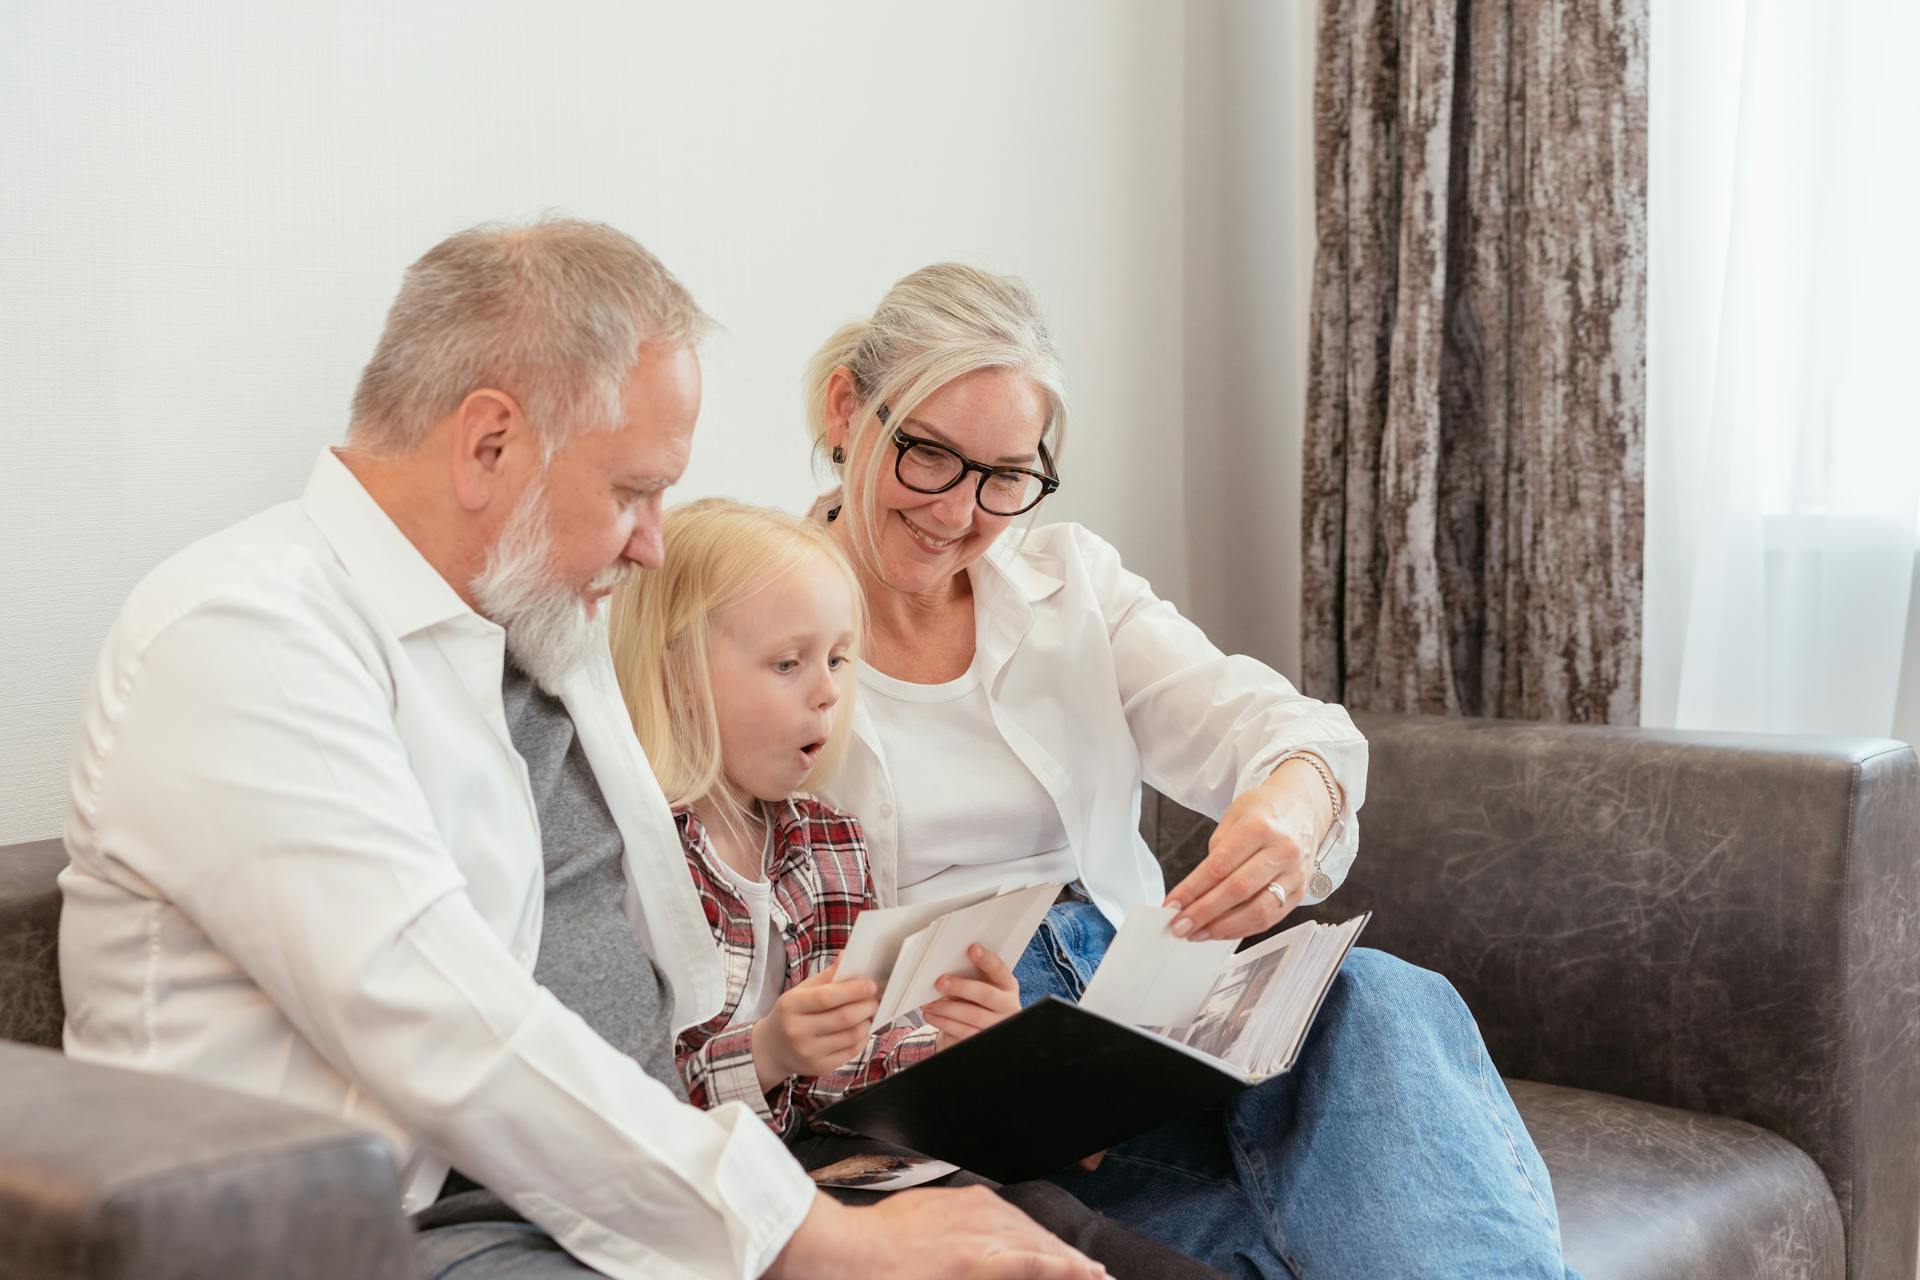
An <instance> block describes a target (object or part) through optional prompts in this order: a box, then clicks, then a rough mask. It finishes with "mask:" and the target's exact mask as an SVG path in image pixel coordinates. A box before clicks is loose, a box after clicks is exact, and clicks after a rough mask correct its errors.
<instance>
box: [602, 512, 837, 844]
mask: <svg viewBox="0 0 1920 1280" xmlns="http://www.w3.org/2000/svg"><path fill="white" fill-rule="evenodd" d="M661 539H662V543H663V545H664V548H665V550H664V564H663V566H662V567H661V568H659V569H656V570H654V571H653V572H651V573H643V574H639V575H637V576H636V577H635V578H634V579H633V580H632V581H630V582H629V583H628V584H627V585H625V586H623V587H621V588H620V589H619V590H618V591H616V592H615V593H614V595H613V599H612V600H611V601H610V602H609V606H610V607H609V616H608V626H609V630H610V638H611V642H612V647H613V668H614V672H615V673H616V674H617V675H618V676H619V679H620V693H621V696H622V697H623V698H624V699H625V701H626V704H627V713H628V714H629V715H630V716H632V717H633V729H634V732H635V733H636V734H637V735H639V738H640V745H641V746H642V747H643V748H644V749H645V750H646V753H647V760H648V761H649V763H651V764H652V766H653V772H654V775H655V776H656V777H657V778H658V779H659V780H660V787H661V790H663V791H665V792H666V795H667V803H668V804H670V805H672V806H673V807H675V808H679V807H681V806H683V805H689V804H693V803H695V802H697V801H708V802H710V803H712V804H714V805H716V806H717V807H718V808H719V810H720V816H721V818H722V820H723V821H728V822H733V821H738V822H742V823H745V822H746V821H747V819H748V817H749V814H748V813H747V811H746V809H745V807H743V806H741V805H740V804H739V803H738V802H737V801H736V800H734V799H733V796H732V793H731V791H730V790H729V789H728V788H727V787H726V786H725V785H724V784H725V778H726V772H725V761H724V760H722V759H721V756H720V722H719V717H718V716H717V714H716V713H715V711H714V701H713V676H712V669H711V666H710V664H709V663H708V658H707V655H708V648H707V646H708V642H709V639H710V636H711V619H712V617H713V614H714V612H715V610H718V609H721V608H723V607H725V606H726V605H728V604H731V603H732V602H734V601H736V600H742V599H745V598H746V597H747V596H750V595H752V594H753V593H754V592H756V591H759V590H761V589H762V588H764V587H767V586H769V585H771V584H772V583H774V582H776V581H778V580H779V579H780V578H782V577H785V576H786V575H787V574H788V573H791V572H792V571H793V570H794V569H796V568H798V567H800V566H801V565H803V564H806V563H808V562H809V560H810V559H818V560H824V561H826V562H827V563H829V564H831V565H832V566H833V567H834V568H835V569H837V570H838V571H839V572H840V573H841V574H843V575H844V576H845V577H846V581H847V590H848V594H849V595H850V596H851V598H852V600H853V617H852V618H850V619H849V620H848V621H849V622H850V623H851V628H852V633H853V637H854V643H853V647H852V649H850V650H849V652H848V655H847V656H848V658H849V660H850V661H854V660H858V658H859V646H860V639H861V637H862V636H863V635H864V634H865V631H866V610H865V605H864V603H863V600H862V596H861V592H860V584H859V581H858V580H857V579H856V578H855V577H854V573H853V567H852V566H851V565H849V564H848V563H847V559H846V556H845V555H843V554H842V553H841V551H840V548H839V547H838V546H837V545H836V544H835V543H834V540H833V538H832V537H831V536H829V535H828V533H827V531H826V529H825V527H824V526H822V525H819V524H816V523H815V522H813V521H811V520H804V519H801V518H800V517H798V516H792V515H788V514H787V513H786V512H784V511H774V510H772V509H770V508H767V507H752V506H748V505H746V504H745V503H741V502H732V501H729V500H727V499H724V498H707V499H703V500H701V501H699V502H691V503H688V504H687V505H686V506H683V507H675V508H674V509H673V510H671V511H669V512H667V514H666V516H665V518H664V519H663V520H662V522H661ZM850 669H851V668H849V670H850ZM853 687H854V682H853V681H852V680H851V679H849V680H848V681H847V682H846V684H845V686H844V687H843V688H842V691H841V701H840V705H839V707H838V708H836V710H835V713H834V717H833V728H832V731H831V732H830V733H829V734H828V736H827V741H826V744H825V745H824V746H823V747H822V748H821V751H820V755H819V758H818V759H817V760H815V762H814V766H813V771H812V772H811V773H809V774H808V775H807V777H806V779H805V780H804V781H803V782H802V783H801V788H802V789H803V790H807V789H811V788H812V787H814V786H817V785H820V784H822V783H824V782H825V781H826V780H827V779H828V778H830V777H832V776H833V772H834V770H835V769H836V768H837V767H838V766H839V764H840V760H841V758H842V757H843V756H844V755H845V754H846V748H847V737H848V735H849V733H850V732H851V728H850V726H851V724H852V721H853Z"/></svg>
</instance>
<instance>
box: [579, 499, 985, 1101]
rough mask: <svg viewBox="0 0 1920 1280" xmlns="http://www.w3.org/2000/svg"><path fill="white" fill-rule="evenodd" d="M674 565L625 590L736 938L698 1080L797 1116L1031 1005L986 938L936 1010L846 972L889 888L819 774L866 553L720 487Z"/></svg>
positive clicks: (660, 765) (661, 770)
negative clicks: (823, 793)
mask: <svg viewBox="0 0 1920 1280" xmlns="http://www.w3.org/2000/svg"><path fill="white" fill-rule="evenodd" d="M663 536H664V541H665V567H664V568H661V569H659V570H657V571H655V572H653V573H649V574H645V575H643V576H642V577H640V578H639V579H637V580H636V581H635V582H634V583H633V584H631V585H629V586H627V587H625V588H623V589H622V590H621V592H620V593H619V594H618V595H617V596H616V598H615V600H614V602H613V607H612V614H611V626H612V642H613V655H614V666H615V669H616V670H617V671H618V673H619V676H620V684H621V691H622V693H623V695H624V696H625V698H626V702H627V708H628V710H629V711H630V712H631V714H632V716H633V724H634V729H635V731H636V732H637V733H638V735H639V737H640V742H641V745H642V746H643V747H644V748H645V749H646V753H647V758H648V760H649V761H651V762H652V765H653V768H654V771H655V773H656V774H657V776H658V777H659V780H660V785H661V787H662V788H663V789H664V790H665V792H666V794H667V799H668V802H669V803H670V804H671V805H672V806H673V808H674V817H675V820H676V822H677V823H678V824H679V828H680V836H681V841H682V843H683V844H684V846H685V848H686V854H687V866H688V868H689V869H690V870H691V871H692V873H693V878H694V883H695V884H696V885H697V886H698V887H699V890H700V898H701V901H702V903H703V904H704V906H705V907H706V912H707V923H708V924H709V925H711V926H712V928H713V932H714V936H715V938H716V939H717V940H718V941H719V943H720V945H721V948H722V951H723V953H724V956H725V968H726V974H727V994H726V1000H725V1002H724V1004H723V1005H722V1007H721V1010H720V1012H719V1013H718V1014H717V1015H715V1016H714V1017H713V1018H712V1019H711V1020H710V1021H708V1022H706V1023H704V1024H702V1025H701V1026H698V1027H694V1028H692V1029H690V1030H688V1031H686V1032H685V1033H683V1034H682V1035H681V1037H680V1040H679V1043H678V1045H677V1046H676V1057H677V1059H678V1061H679V1065H680V1071H681V1075H682V1077H683V1078H684V1079H685V1081H686V1085H687V1094H688V1097H689V1098H690V1100H691V1101H692V1102H693V1103H694V1104H695V1105H696V1106H701V1107H716V1106H719V1105H720V1104H721V1103H723V1102H727V1101H733V1100H738V1101H740V1102H744V1103H746V1104H748V1105H749V1106H751V1107H752V1108H753V1109H754V1110H755V1111H756V1112H757V1113H759V1115H760V1116H761V1117H762V1118H763V1119H765V1120H766V1121H767V1123H768V1124H770V1125H772V1126H773V1127H774V1129H775V1130H776V1131H777V1132H779V1133H781V1134H782V1135H783V1136H787V1137H792V1136H795V1135H796V1133H797V1131H798V1130H799V1129H800V1128H801V1126H802V1124H803V1122H804V1121H805V1119H806V1117H807V1116H809V1115H810V1114H812V1113H813V1112H814V1111H816V1110H818V1109H819V1108H821V1107H823V1106H825V1105H827V1104H828V1103H830V1102H833V1101H835V1100H836V1099H838V1098H840V1097H843V1096H845V1095H846V1094H848V1093H850V1092H852V1091H853V1090H855V1089H859V1088H861V1087H863V1086H865V1085H868V1084H871V1083H873V1082H874V1081H876V1080H879V1079H880V1078H882V1077H883V1076H885V1075H886V1074H887V1073H888V1072H891V1071H895V1070H898V1069H899V1068H902V1067H905V1066H908V1065H910V1064H912V1063H914V1062H918V1061H919V1060H921V1059H922V1058H925V1057H927V1056H928V1055H930V1054H932V1053H935V1052H937V1051H938V1050H939V1049H940V1048H941V1047H943V1046H944V1045H945V1044H948V1043H951V1042H953V1041H956V1040H960V1039H963V1038H965V1037H967V1036H970V1035H972V1034H973V1033H974V1032H976V1031H979V1030H981V1029H983V1028H985V1027H988V1026H991V1025H993V1024H994V1023H996V1022H998V1021H1000V1020H1001V1019H1002V1018H1005V1017H1007V1016H1008V1015H1010V1014H1013V1013H1015V1012H1018V1010H1019V1007H1020V999H1019V988H1018V985H1017V984H1016V982H1015V980H1014V977H1013V974H1012V973H1011V972H1010V971H1009V970H1008V969H1007V967H1006V966H1005V965H1003V964H1002V963H1000V961H999V960H998V959H997V958H996V957H995V956H994V955H993V954H992V953H991V952H988V951H985V950H984V949H982V948H979V947H974V948H972V950H971V952H970V958H971V960H972V961H973V963H974V965H976V966H977V967H978V970H979V972H978V973H976V974H968V975H960V974H952V975H948V976H947V977H945V978H942V979H941V980H940V988H941V991H942V998H941V999H939V1000H936V1001H933V1002H932V1003H930V1004H928V1005H926V1006H925V1007H924V1008H923V1009H922V1011H921V1012H922V1014H923V1016H924V1017H925V1018H926V1022H927V1025H925V1026H909V1025H904V1024H895V1025H890V1026H887V1027H884V1028H882V1029H880V1030H878V1031H875V1029H874V1027H873V1015H874V1013H875V1011H876V1010H877V1009H878V1007H879V1003H878V994H879V993H878V992H877V991H876V989H875V987H874V984H873V983H872V982H870V981H867V980H865V979H860V980H848V981H844V982H843V981H838V980H836V978H835V976H834V965H835V962H836V960H837V959H838V957H839V954H840V952H841V950H842V949H843V948H844V947H845V946H846V942H847V938H848V937H849V936H850V934H851V933H852V929H853V921H854V918H855V917H856V916H858V915H859V914H860V912H861V911H863V910H864V909H866V908H867V907H870V906H872V905H874V890H873V882H872V880H871V878H870V877H869V875H868V871H867V859H866V848H865V844H864V843H863V841H862V839H861V834H860V824H859V823H858V821H856V820H855V819H854V818H853V817H851V816H850V815H847V814H844V813H839V812H837V811H835V810H833V809H830V808H828V807H827V806H826V805H824V804H821V803H820V802H819V801H817V800H814V799H813V798H812V797H811V796H810V795H808V794H807V789H808V787H809V786H810V785H812V784H814V783H815V782H817V781H819V780H821V779H823V778H825V777H826V776H827V775H829V774H830V773H831V771H832V769H833V768H834V765H835V764H836V763H837V761H838V760H839V758H840V756H841V754H842V752H843V750H844V748H845V743H846V738H847V734H848V726H849V722H850V718H851V717H850V705H851V704H850V702H849V701H848V700H849V699H851V697H852V696H853V690H854V679H853V671H852V664H853V662H854V661H855V660H856V658H857V657H858V653H859V641H860V634H861V630H862V626H863V623H864V617H863V613H862V608H861V604H860V600H861V596H860V590H859V587H858V583H857V580H856V579H855V578H854V576H853V572H852V569H851V567H850V566H849V565H848V564H847V562H846V560H845V558H844V557H843V556H842V554H841V553H840V551H839V549H838V547H837V546H836V545H835V544H834V542H833V540H832V539H831V538H830V537H828V536H827V534H826V532H825V530H824V529H823V528H822V527H821V526H820V525H818V524H815V523H813V522H811V521H807V520H802V519H799V518H797V517H794V516H788V515H785V514H782V513H780V512H777V511H771V510H766V509H763V508H757V507H749V506H744V505H742V504H740V503H736V502H727V501H723V500H717V499H715V500H707V501H703V502H695V503H692V504H690V505H688V506H684V507H680V508H677V509H675V510H674V511H671V512H669V513H668V514H667V516H666V519H665V521H664V524H663Z"/></svg>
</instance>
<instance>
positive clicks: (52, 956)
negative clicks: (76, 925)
mask: <svg viewBox="0 0 1920 1280" xmlns="http://www.w3.org/2000/svg"><path fill="white" fill-rule="evenodd" d="M66 865H67V851H66V848H65V847H64V846H63V845H62V844H61V843H60V842H59V841H58V840H38V841H35V842H34V843H32V844H16V845H9V846H7V847H6V848H0V1040H18V1041H20V1042H22V1043H25V1044H37V1045H45V1046H47V1047H48V1048H54V1049H57V1048H59V1047H60V1023H61V1020H62V1018H63V1017H64V1013H63V1006H62V1005H61V1002H60V961H59V959H58V955H57V952H56V950H55V948H56V946H57V944H58V943H59V940H60V889H59V887H58V886H57V885H56V884H55V883H54V877H55V876H57V875H59V874H60V872H61V869H62V868H64V867H65V866H66Z"/></svg>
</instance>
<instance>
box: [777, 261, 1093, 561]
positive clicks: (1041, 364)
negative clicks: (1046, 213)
mask: <svg viewBox="0 0 1920 1280" xmlns="http://www.w3.org/2000/svg"><path fill="white" fill-rule="evenodd" d="M843 365H844V366H845V367H846V369H847V370H848V372H849V373H851V374H852V375H853V385H854V390H855V392H856V393H858V395H859V396H860V398H861V404H860V408H859V409H858V410H857V411H856V412H855V413H854V415H853V421H852V423H851V428H850V430H849V432H848V439H847V451H846V457H847V461H845V462H836V463H832V464H831V465H832V466H833V467H834V469H835V471H836V472H837V473H838V475H839V477H840V483H841V486H842V488H843V490H844V491H845V493H846V494H847V495H855V494H857V495H859V498H860V501H859V503H858V504H857V509H858V510H859V511H860V512H862V513H863V514H864V516H865V518H864V519H863V520H861V521H858V522H856V523H855V524H854V525H853V528H852V530H851V532H852V534H853V538H852V543H853V549H854V550H853V553H854V555H855V557H856V558H857V559H858V560H859V561H860V563H861V566H862V567H863V568H865V569H866V570H868V571H869V572H870V573H873V574H875V575H876V576H878V572H879V546H878V538H879V533H878V529H877V527H876V523H877V521H876V516H875V513H874V495H875V491H876V490H877V488H878V487H879V483H880V475H881V468H882V467H885V466H888V465H890V462H889V459H890V458H892V456H893V454H892V451H891V450H890V449H888V448H885V447H884V441H885V439H886V436H887V434H888V433H889V432H890V431H891V428H890V427H888V426H887V425H886V424H885V423H883V422H881V421H880V417H879V413H878V410H879V409H880V406H882V405H885V406H886V407H887V410H888V412H887V417H888V419H889V420H890V421H892V422H894V423H902V422H905V421H906V420H907V418H909V417H910V416H912V414H913V411H914V409H915V408H916V407H918V405H919V404H920V402H921V401H922V400H924V399H926V398H927V397H928V396H929V395H932V394H933V393H934V392H935V391H938V390H939V389H940V388H941V387H943V386H945V385H946V384H947V383H949V382H952V381H953V380H954V379H955V378H959V377H963V376H965V375H966V374H969V373H977V372H979V371H980V370H982V369H1011V370H1014V371H1017V372H1019V373H1022V374H1024V375H1026V377H1028V378H1029V379H1031V380H1032V382H1033V385H1034V386H1035V387H1036V388H1038V389H1039V390H1040V392H1041V394H1042V395H1044V396H1045V397H1046V401H1047V421H1046V425H1045V426H1044V427H1043V428H1042V430H1041V432H1040V440H1041V443H1043V444H1045V445H1046V447H1047V451H1048V453H1050V454H1051V455H1052V456H1053V459H1054V461H1055V462H1056V463H1058V462H1059V459H1060V454H1061V451H1062V449H1063V447H1064V446H1065V444H1066V433H1067V395H1066V375H1065V373H1064V371H1063V370H1062V369H1061V367H1060V356H1059V353H1058V352H1057V351H1055V350H1054V346H1053V338H1052V336H1051V335H1049V334H1048V332H1047V323H1046V321H1045V320H1044V319H1042V318H1041V315H1040V304H1039V303H1038V302H1037V301H1035V299H1034V296H1033V292H1032V290H1030V289H1028V288H1027V286H1026V284H1025V282H1024V281H1021V280H1019V279H1017V278H1015V277H1013V276H1001V275H995V274H993V273H992V272H990V271H982V270H981V269H980V268H978V267H969V266H965V265H963V264H960V263H956V262H942V263H936V264H935V265H933V266H930V267H922V268H921V269H920V270H918V271H916V272H914V273H913V274H912V275H910V276H907V277H905V278H904V279H902V280H900V281H899V282H898V283H897V284H895V285H894V286H893V288H891V289H889V290H887V296H886V297H884V298H882V299H881V300H880V305H879V307H877V308H876V309H875V310H874V313H873V315H872V316H871V317H870V318H868V319H866V320H856V321H855V322H853V323H852V324H849V325H845V326H843V327H842V328H841V329H840V330H839V331H838V332H837V333H835V334H834V335H833V336H832V337H831V338H828V339H827V341H826V345H824V346H822V347H821V348H820V350H819V351H818V352H816V353H815V354H814V357H813V359H812V361H810V362H809V363H808V365H807V373H806V379H805V391H806V407H807V432H808V434H809V435H810V436H811V437H812V439H813V447H814V452H815V456H816V458H819V457H825V456H827V449H828V445H827V431H828V424H827V412H828V406H827V392H828V388H829V387H830V386H831V384H832V381H833V372H834V370H835V369H838V368H840V367H841V366H843Z"/></svg>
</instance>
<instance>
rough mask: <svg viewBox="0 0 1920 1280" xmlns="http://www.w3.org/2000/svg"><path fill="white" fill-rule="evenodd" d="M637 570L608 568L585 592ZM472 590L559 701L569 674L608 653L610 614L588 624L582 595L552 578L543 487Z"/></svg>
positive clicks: (504, 534) (525, 504) (524, 504)
mask: <svg viewBox="0 0 1920 1280" xmlns="http://www.w3.org/2000/svg"><path fill="white" fill-rule="evenodd" d="M631 571H632V566H630V565H628V564H626V563H624V562H623V563H622V564H619V565H615V566H612V567H609V568H607V569H603V570H601V572H599V573H598V574H596V575H594V579H593V581H592V582H591V583H589V584H588V585H587V590H588V591H589V592H593V591H603V590H607V589H609V588H612V587H616V586H618V585H620V584H621V583H622V582H625V581H626V580H627V578H628V577H630V576H631ZM469 585H470V588H471V590H472V591H473V598H474V602H475V603H476V604H478V605H479V606H480V612H481V614H482V615H484V616H485V617H487V618H490V619H492V620H493V621H494V622H496V623H498V624H499V625H500V626H501V627H503V628H505V630H506V633H507V652H508V653H510V654H512V655H513V660H514V661H515V662H517V663H519V664H520V669H521V670H522V671H525V672H526V673H527V674H528V675H529V676H531V677H533V682H534V683H535V684H537V685H539V686H540V687H541V688H542V689H545V690H546V691H547V692H548V693H551V694H553V695H554V696H555V697H558V696H559V695H560V686H561V684H562V682H564V681H565V679H566V677H567V676H568V675H569V674H571V673H572V672H573V671H575V670H577V669H578V668H579V667H580V666H581V664H582V663H584V662H586V661H587V660H588V659H589V658H591V657H592V656H593V655H594V652H595V651H596V650H597V649H603V648H605V647H606V643H607V614H606V610H605V609H600V610H598V611H596V614H595V616H593V617H591V618H590V617H588V616H587V607H586V602H585V601H584V600H583V599H581V593H580V592H578V591H575V590H574V589H573V588H572V587H569V586H568V585H567V584H566V583H564V582H562V581H560V580H559V579H558V578H556V577H555V576H554V573H553V534H552V531H551V530H549V529H548V527H547V493H546V484H545V481H544V480H535V481H534V482H533V484H532V485H531V486H529V487H528V489H527V492H526V494H525V496H523V497H522V498H521V499H520V504H519V505H518V506H516V507H515V508H514V509H513V514H512V515H511V516H509V517H508V518H507V527H506V528H504V529H502V530H501V531H500V537H499V540H498V541H496V542H495V543H494V544H493V549H492V550H490V551H488V552H487V563H486V565H485V567H484V568H482V569H481V570H480V572H479V574H478V575H476V576H475V578H474V579H473V581H472V583H471V584H469Z"/></svg>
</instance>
